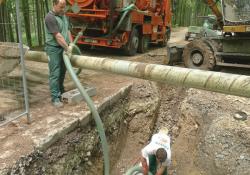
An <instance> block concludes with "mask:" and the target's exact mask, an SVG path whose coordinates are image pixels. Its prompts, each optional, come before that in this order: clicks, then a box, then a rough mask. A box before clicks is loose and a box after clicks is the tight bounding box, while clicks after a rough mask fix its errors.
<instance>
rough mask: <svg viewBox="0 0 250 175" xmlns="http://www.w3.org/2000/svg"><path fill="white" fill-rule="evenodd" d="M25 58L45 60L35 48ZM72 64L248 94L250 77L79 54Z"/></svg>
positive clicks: (249, 91) (171, 82)
mask: <svg viewBox="0 0 250 175" xmlns="http://www.w3.org/2000/svg"><path fill="white" fill-rule="evenodd" d="M25 59H29V60H33V61H40V62H46V61H47V60H48V58H47V56H46V54H45V53H44V52H36V51H28V52H27V53H26V55H25ZM71 63H72V65H73V66H75V67H80V68H85V69H92V70H99V71H106V72H112V73H116V74H120V75H126V76H130V77H136V78H141V79H147V80H152V81H158V82H162V83H167V84H171V85H176V86H184V87H189V88H196V89H203V90H207V91H213V92H220V93H224V94H231V95H237V96H242V97H250V76H245V75H236V74H229V73H221V72H212V71H203V70H197V69H187V68H181V67H173V66H164V65H157V64H146V63H140V62H131V61H123V60H114V59H108V58H97V57H89V56H78V55H73V56H72V57H71Z"/></svg>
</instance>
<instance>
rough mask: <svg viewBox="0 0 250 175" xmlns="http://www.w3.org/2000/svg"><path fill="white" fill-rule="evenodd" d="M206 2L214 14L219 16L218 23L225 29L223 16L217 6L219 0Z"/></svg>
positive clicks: (205, 0) (206, 0) (207, 0)
mask: <svg viewBox="0 0 250 175" xmlns="http://www.w3.org/2000/svg"><path fill="white" fill-rule="evenodd" d="M204 2H205V3H206V4H207V5H208V6H209V8H210V9H211V10H212V12H213V13H214V15H215V16H216V18H217V22H218V25H219V27H220V28H221V29H223V16H222V13H221V11H220V10H219V8H218V7H217V3H218V2H219V0H215V1H214V0H204Z"/></svg>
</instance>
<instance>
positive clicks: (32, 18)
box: [0, 0, 211, 48]
mask: <svg viewBox="0 0 250 175" xmlns="http://www.w3.org/2000/svg"><path fill="white" fill-rule="evenodd" d="M0 1H3V2H2V3H1V4H0V41H2V42H18V32H17V19H16V4H15V3H16V1H15V0H0ZM203 1H204V0H172V12H173V17H172V26H173V27H178V26H190V25H201V24H202V20H201V18H199V17H198V16H206V15H208V14H210V13H211V12H210V9H209V8H208V7H207V6H206V5H205V4H204V2H203ZM19 2H20V14H21V15H20V16H19V17H20V18H21V20H22V32H23V36H22V37H23V42H24V44H26V45H28V46H29V47H31V48H34V47H38V48H41V47H42V46H43V45H44V40H45V31H44V17H45V15H46V14H47V12H48V11H49V10H50V9H51V6H52V0H19Z"/></svg>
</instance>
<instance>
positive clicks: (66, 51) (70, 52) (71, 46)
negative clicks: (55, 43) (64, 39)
mask: <svg viewBox="0 0 250 175" xmlns="http://www.w3.org/2000/svg"><path fill="white" fill-rule="evenodd" d="M73 47H74V44H73V43H70V44H69V46H68V47H67V49H65V50H64V52H65V54H66V55H68V57H71V56H72V51H73Z"/></svg>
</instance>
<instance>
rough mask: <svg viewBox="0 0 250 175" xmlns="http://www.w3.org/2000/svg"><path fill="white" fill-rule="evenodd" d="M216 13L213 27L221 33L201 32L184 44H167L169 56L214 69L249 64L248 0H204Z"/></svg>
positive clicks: (200, 66)
mask: <svg viewBox="0 0 250 175" xmlns="http://www.w3.org/2000/svg"><path fill="white" fill-rule="evenodd" d="M204 3H205V4H207V5H208V6H209V7H210V9H211V10H212V12H213V14H214V15H215V16H216V20H217V25H216V28H215V30H221V31H222V35H218V36H202V37H199V38H196V39H194V40H193V41H190V42H186V43H185V44H183V45H181V46H180V45H178V44H173V43H172V44H171V45H169V46H167V49H168V60H170V61H169V62H170V63H173V61H175V60H178V61H179V60H182V61H183V62H184V65H185V67H188V68H194V69H203V70H215V69H216V68H218V67H222V66H224V67H239V68H246V69H249V68H250V49H249V48H250V0H220V1H218V0H204Z"/></svg>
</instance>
